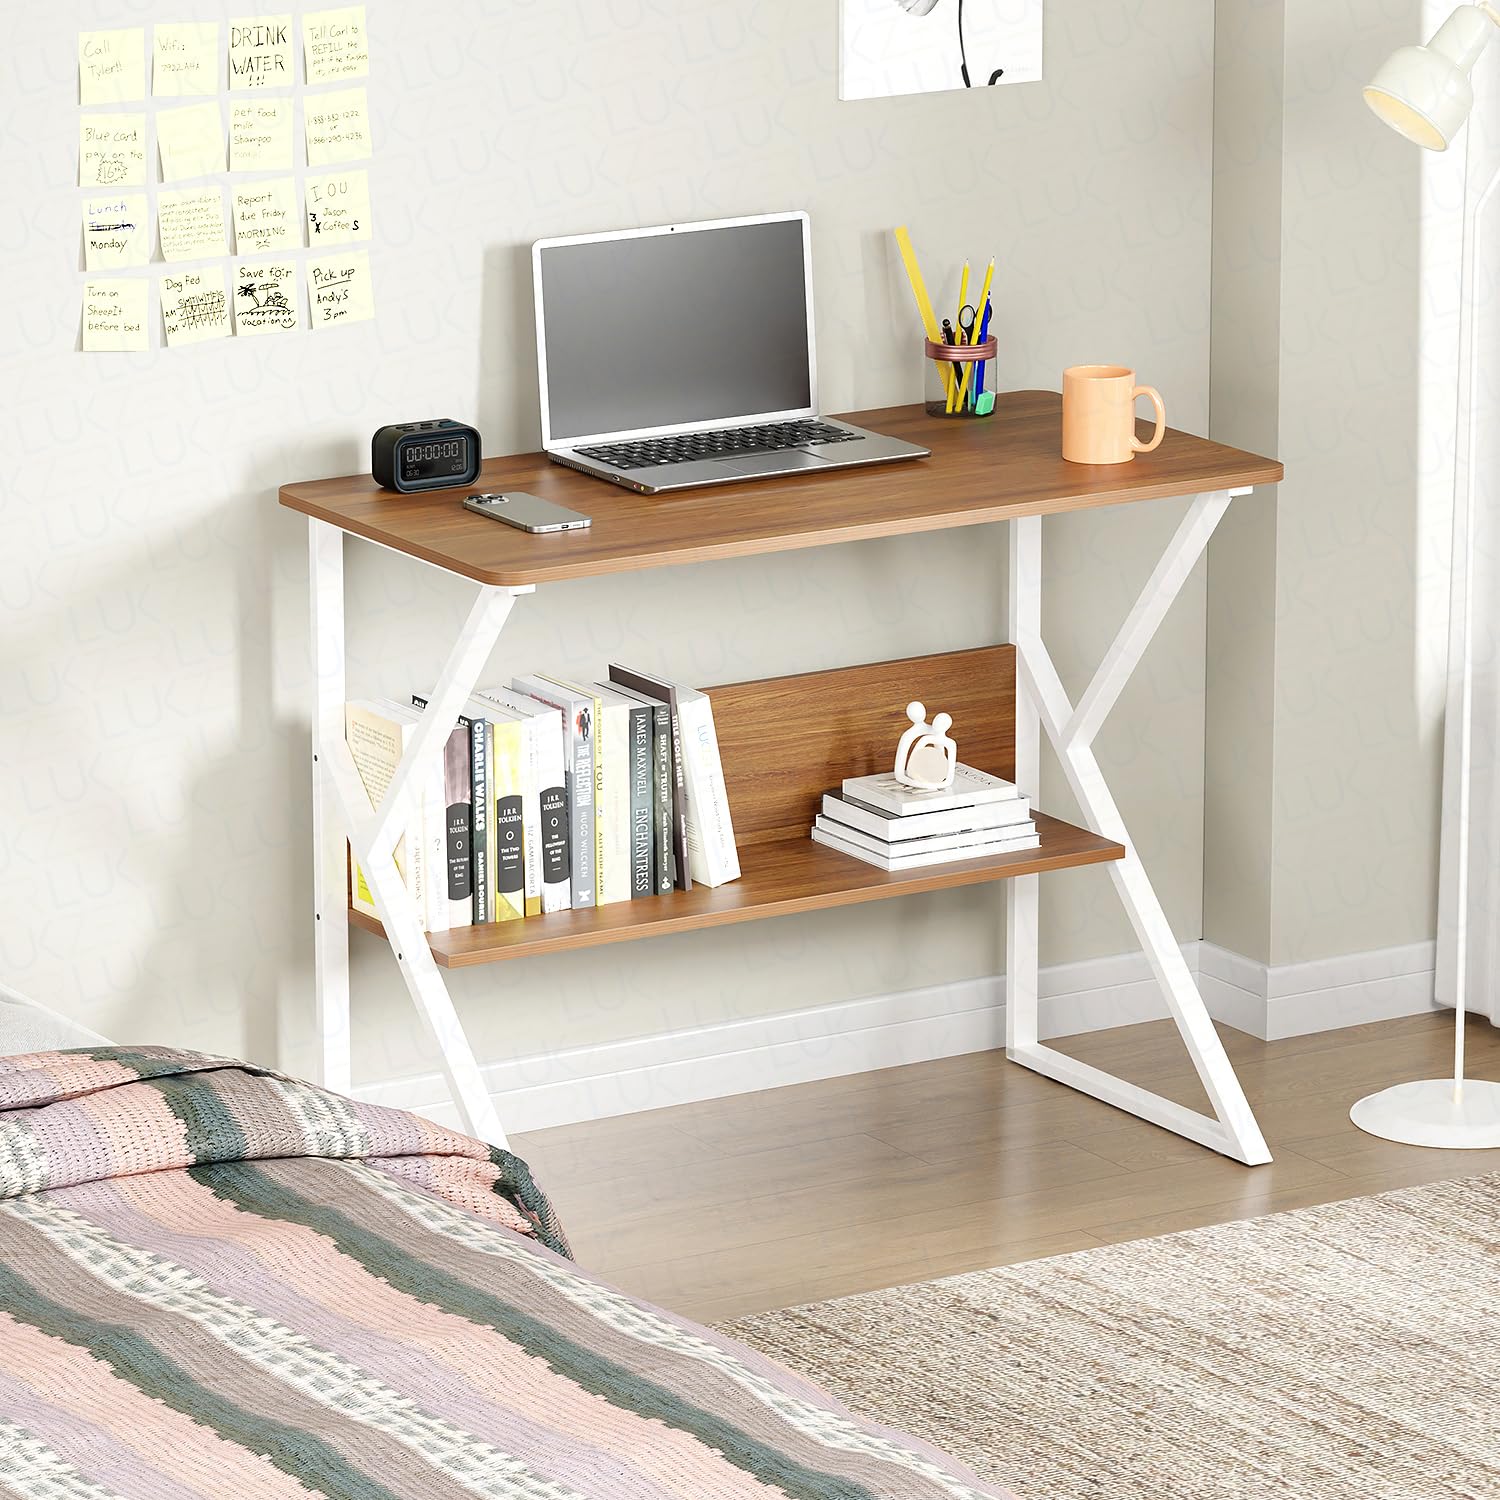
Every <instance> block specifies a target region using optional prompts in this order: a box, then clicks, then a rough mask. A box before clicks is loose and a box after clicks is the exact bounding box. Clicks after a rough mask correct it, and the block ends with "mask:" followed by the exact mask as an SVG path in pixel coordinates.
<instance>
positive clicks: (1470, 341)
mask: <svg viewBox="0 0 1500 1500" xmlns="http://www.w3.org/2000/svg"><path fill="white" fill-rule="evenodd" d="M1497 31H1500V9H1497V8H1496V6H1495V5H1494V4H1492V3H1490V0H1485V3H1482V4H1479V5H1461V6H1459V8H1458V9H1457V10H1455V11H1454V12H1453V14H1452V15H1451V16H1450V17H1449V18H1448V20H1447V21H1446V22H1444V24H1443V27H1442V29H1441V30H1440V31H1439V32H1438V33H1437V35H1436V36H1434V37H1433V39H1432V40H1431V41H1430V42H1429V43H1428V44H1427V45H1426V46H1425V47H1402V48H1401V49H1400V50H1399V51H1398V52H1395V53H1393V54H1392V56H1391V57H1390V59H1389V60H1388V61H1387V62H1386V64H1385V66H1384V67H1382V68H1381V69H1380V71H1379V72H1378V73H1377V74H1376V75H1375V78H1374V81H1373V82H1372V83H1371V84H1370V86H1369V87H1368V88H1367V89H1366V90H1365V101H1366V102H1367V103H1368V104H1369V106H1370V108H1371V109H1372V110H1374V111H1375V113H1376V114H1377V115H1378V116H1379V117H1380V118H1381V119H1382V120H1384V121H1385V123H1386V124H1387V125H1389V126H1390V127H1391V129H1392V130H1395V131H1398V132H1399V133H1400V134H1401V135H1404V136H1405V137H1406V138H1407V140H1409V141H1412V142H1414V143H1415V144H1416V145H1418V146H1423V147H1425V148H1426V149H1427V150H1429V151H1446V150H1447V149H1448V147H1449V146H1451V145H1452V144H1453V140H1454V137H1455V136H1457V134H1458V133H1459V131H1460V130H1462V129H1463V126H1464V122H1465V121H1466V120H1467V119H1468V118H1469V112H1470V111H1471V110H1472V109H1473V107H1474V90H1473V86H1472V85H1471V84H1470V82H1469V75H1470V74H1471V72H1472V71H1473V68H1474V64H1475V63H1476V62H1478V60H1479V56H1480V54H1481V53H1482V52H1483V51H1484V49H1485V46H1486V44H1487V43H1488V42H1489V41H1490V40H1491V38H1492V37H1493V36H1494V35H1495V33H1496V32H1497ZM1473 163H1474V148H1473V132H1472V131H1470V133H1469V153H1468V166H1469V167H1472V166H1473ZM1497 186H1500V171H1497V172H1495V174H1494V175H1493V176H1492V177H1491V178H1490V181H1489V184H1488V185H1487V186H1486V187H1485V189H1484V191H1483V192H1481V193H1480V195H1479V197H1478V198H1477V199H1476V200H1475V202H1474V203H1473V204H1472V205H1470V204H1469V203H1468V201H1467V200H1468V180H1467V171H1466V175H1465V193H1464V198H1465V210H1466V212H1465V218H1464V269H1463V299H1462V300H1463V321H1462V333H1461V335H1460V340H1459V379H1458V441H1459V442H1460V443H1462V444H1464V445H1465V446H1464V452H1465V455H1466V461H1465V463H1464V464H1462V465H1460V474H1459V483H1458V485H1457V488H1456V492H1455V494H1454V497H1453V536H1454V546H1453V564H1454V584H1455V587H1454V591H1453V592H1454V604H1455V606H1456V607H1457V608H1458V609H1460V610H1462V611H1463V630H1462V639H1463V658H1462V661H1461V663H1460V664H1459V665H1460V672H1459V681H1460V684H1461V686H1460V692H1459V702H1458V704H1457V709H1458V713H1457V722H1456V723H1455V722H1454V713H1453V710H1454V707H1455V705H1454V704H1453V702H1452V699H1451V696H1450V701H1449V705H1448V708H1449V720H1448V733H1449V734H1457V735H1458V736H1459V743H1458V756H1457V762H1458V816H1457V820H1456V821H1457V829H1456V834H1457V839H1458V869H1457V882H1456V900H1455V906H1456V908H1457V912H1458V928H1457V933H1456V945H1455V957H1454V991H1455V993H1454V997H1453V999H1454V1010H1455V1012H1456V1025H1457V1036H1456V1038H1455V1040H1454V1044H1453V1076H1452V1077H1451V1078H1442V1079H1428V1080H1423V1081H1422V1082H1419V1083H1402V1084H1398V1085H1397V1086H1396V1087H1395V1088H1389V1089H1384V1090H1382V1091H1381V1092H1380V1093H1378V1094H1371V1095H1370V1096H1369V1097H1368V1098H1365V1099H1361V1100H1360V1101H1359V1103H1358V1104H1356V1105H1355V1106H1354V1108H1353V1109H1352V1110H1350V1111H1349V1118H1350V1119H1351V1120H1353V1121H1354V1123H1355V1124H1356V1125H1358V1126H1359V1128H1360V1129H1361V1130H1365V1131H1368V1132H1369V1133H1370V1134H1371V1135H1378V1136H1382V1137H1383V1138H1384V1139H1386V1140H1388V1141H1401V1142H1404V1143H1405V1144H1407V1145H1410V1146H1446V1147H1448V1148H1450V1149H1453V1148H1458V1149H1465V1148H1467V1149H1469V1150H1480V1149H1483V1148H1485V1147H1495V1146H1500V1083H1485V1082H1481V1081H1480V1080H1478V1079H1465V1077H1464V998H1465V990H1466V988H1467V984H1468V884H1469V819H1470V805H1469V771H1470V760H1471V753H1472V743H1473V728H1474V644H1473V623H1474V599H1473V594H1474V589H1473V584H1474V515H1473V511H1474V488H1475V473H1476V466H1477V460H1478V453H1479V445H1478V425H1479V424H1478V423H1477V422H1476V421H1475V420H1474V412H1473V402H1474V398H1475V392H1476V390H1477V388H1478V371H1479V344H1478V340H1477V338H1476V337H1475V327H1474V324H1475V311H1474V287H1475V268H1476V267H1477V266H1478V265H1479V264H1481V262H1480V260H1479V252H1480V248H1481V246H1482V245H1483V236H1484V210H1485V207H1486V205H1487V204H1488V202H1489V200H1490V198H1491V197H1492V196H1493V194H1494V192H1495V189H1496V187H1497Z"/></svg>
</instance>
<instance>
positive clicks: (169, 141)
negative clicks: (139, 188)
mask: <svg viewBox="0 0 1500 1500" xmlns="http://www.w3.org/2000/svg"><path fill="white" fill-rule="evenodd" d="M156 145H157V148H158V149H159V150H160V152H161V180H162V181H163V182H181V181H182V179H183V178H184V177H208V176H210V175H211V174H213V173H215V172H222V171H223V170H224V119H223V116H221V115H220V114H219V105H218V101H217V100H215V101H214V102H212V103H210V104H188V105H185V106H183V108H181V109H164V110H161V111H160V112H159V113H158V114H157V116H156Z"/></svg>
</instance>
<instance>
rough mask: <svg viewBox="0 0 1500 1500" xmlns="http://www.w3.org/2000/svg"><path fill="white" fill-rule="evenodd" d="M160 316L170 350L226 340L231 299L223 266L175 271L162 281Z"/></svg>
mask: <svg viewBox="0 0 1500 1500" xmlns="http://www.w3.org/2000/svg"><path fill="white" fill-rule="evenodd" d="M161 316H162V322H163V323H164V324H165V325H166V329H167V347H168V348H174V347H175V346H176V345H178V344H201V343H203V342H204V341H205V340H206V339H227V338H228V337H229V336H230V334H231V333H232V331H233V330H232V329H231V328H230V326H229V296H228V293H227V292H226V291H225V290H224V268H223V266H209V267H207V268H205V269H204V270H201V271H175V272H173V273H172V274H171V275H168V276H163V277H162V279H161Z"/></svg>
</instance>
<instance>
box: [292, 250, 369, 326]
mask: <svg viewBox="0 0 1500 1500" xmlns="http://www.w3.org/2000/svg"><path fill="white" fill-rule="evenodd" d="M307 300H308V303H309V304H310V306H311V310H312V326H313V327H314V328H332V327H333V326H334V324H336V323H360V322H363V321H364V320H365V319H367V318H373V317H374V316H375V289H374V286H373V284H372V283H371V281H370V252H369V251H368V250H348V251H345V252H344V254H342V255H328V256H325V257H324V258H323V259H322V260H310V261H308V262H307Z"/></svg>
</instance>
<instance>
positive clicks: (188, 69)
mask: <svg viewBox="0 0 1500 1500" xmlns="http://www.w3.org/2000/svg"><path fill="white" fill-rule="evenodd" d="M151 43H152V51H153V56H152V62H151V92H152V93H153V94H155V95H156V96H157V97H158V98H159V99H181V98H186V97H188V96H191V95H193V94H217V93H218V92H219V23H218V22H217V21H181V22H178V23H176V24H169V25H164V24H162V23H160V22H158V24H157V25H156V27H155V28H154V29H153V30H152V33H151Z"/></svg>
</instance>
